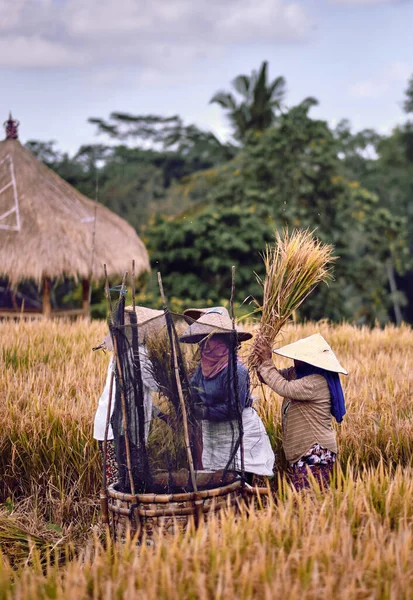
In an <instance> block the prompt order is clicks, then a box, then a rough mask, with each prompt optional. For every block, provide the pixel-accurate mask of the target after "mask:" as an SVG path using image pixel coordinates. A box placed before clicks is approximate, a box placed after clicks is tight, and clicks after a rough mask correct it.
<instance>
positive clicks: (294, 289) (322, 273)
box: [248, 229, 336, 369]
mask: <svg viewBox="0 0 413 600" xmlns="http://www.w3.org/2000/svg"><path fill="white" fill-rule="evenodd" d="M275 236H276V242H275V244H274V245H273V246H267V248H266V252H265V254H264V257H263V259H264V264H265V272H266V274H265V279H264V281H263V280H262V279H261V278H260V277H258V276H257V279H258V282H259V283H260V285H261V286H262V288H263V303H262V306H259V305H258V308H257V311H260V312H261V313H262V314H261V322H260V327H259V330H258V332H257V335H256V340H259V339H262V338H263V339H264V340H266V342H267V343H268V344H269V345H270V346H273V345H274V343H275V340H276V338H277V336H278V334H279V332H280V330H281V328H282V327H283V326H284V325H285V324H286V322H287V321H288V320H289V319H290V318H291V316H292V314H293V313H294V311H296V310H297V309H298V307H299V306H300V305H301V304H302V303H303V302H304V300H305V299H306V298H307V297H308V296H309V294H311V292H312V291H313V290H314V289H315V287H316V286H317V285H318V284H319V283H321V282H325V283H327V282H328V280H329V279H332V272H331V271H332V266H331V263H332V262H333V261H334V260H336V258H335V257H333V256H332V254H333V250H334V248H333V246H330V245H329V244H322V243H321V242H320V241H319V240H317V239H316V238H314V236H313V232H311V231H308V230H299V229H295V230H293V232H292V233H291V234H290V233H289V232H288V230H287V229H286V230H284V232H283V234H282V235H280V234H279V233H278V232H276V233H275ZM257 304H258V303H257ZM248 363H249V366H250V368H252V369H256V368H258V366H259V359H258V357H257V355H256V352H255V345H253V347H252V350H251V353H250V356H249V359H248Z"/></svg>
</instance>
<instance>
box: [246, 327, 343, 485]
mask: <svg viewBox="0 0 413 600" xmlns="http://www.w3.org/2000/svg"><path fill="white" fill-rule="evenodd" d="M255 344H256V346H255V348H256V354H257V355H258V356H259V357H260V359H261V361H262V363H261V365H260V367H259V369H258V374H259V376H260V377H261V379H262V381H263V382H264V383H266V384H267V385H268V386H269V387H270V388H271V389H272V390H274V391H275V392H276V393H277V394H279V395H280V396H282V397H283V398H284V401H283V404H282V426H283V448H284V452H285V456H286V459H287V461H288V463H289V469H288V475H289V477H290V480H291V482H292V484H293V485H294V487H295V488H296V489H303V488H307V487H310V480H309V473H310V472H311V473H312V474H313V476H314V477H315V479H316V480H317V481H318V483H319V484H320V485H321V486H323V487H328V485H329V483H330V477H331V473H332V470H333V466H334V462H335V460H336V455H337V440H336V434H335V431H334V429H333V427H332V418H331V417H332V416H334V418H335V419H336V421H337V422H338V423H341V421H342V420H343V417H344V415H345V412H346V409H345V404H344V395H343V390H342V387H341V383H340V378H339V373H343V374H344V375H347V371H346V370H345V369H344V368H343V367H342V366H341V365H340V363H339V361H338V359H337V357H336V355H335V354H334V352H333V350H332V349H331V348H330V346H329V345H328V343H327V342H326V340H325V339H324V338H323V337H322V336H321V335H320V334H318V333H317V334H315V335H311V336H310V337H307V338H304V339H301V340H298V341H297V342H294V343H293V344H289V345H288V346H284V347H283V348H279V349H277V350H274V353H275V354H278V355H280V356H285V357H287V358H291V359H293V360H294V367H291V368H289V369H282V370H278V369H276V367H275V365H274V364H273V362H272V352H271V348H270V347H269V346H268V344H267V343H266V342H265V340H263V339H259V340H257V341H256V343H255Z"/></svg>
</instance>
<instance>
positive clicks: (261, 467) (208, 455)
mask: <svg viewBox="0 0 413 600" xmlns="http://www.w3.org/2000/svg"><path fill="white" fill-rule="evenodd" d="M242 424H243V427H244V470H245V472H246V473H255V474H256V475H266V476H269V477H271V476H272V475H273V474H274V473H273V467H274V459H275V456H274V452H273V451H272V448H271V443H270V440H269V437H268V435H267V432H266V431H265V427H264V424H263V422H262V421H261V419H260V417H259V416H258V414H257V412H256V411H255V410H254V409H253V408H244V410H243V411H242ZM237 438H238V422H237V421H206V420H205V421H202V443H203V449H202V464H203V467H204V469H205V470H206V471H220V470H222V469H225V467H226V466H227V463H228V460H229V457H230V456H231V452H232V449H233V448H234V445H235V443H236V440H237ZM235 470H237V471H240V470H241V452H240V450H239V451H238V452H237V455H236V457H235Z"/></svg>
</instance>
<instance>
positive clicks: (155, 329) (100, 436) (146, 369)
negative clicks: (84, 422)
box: [93, 306, 165, 484]
mask: <svg viewBox="0 0 413 600" xmlns="http://www.w3.org/2000/svg"><path fill="white" fill-rule="evenodd" d="M132 310H133V309H132V306H127V307H126V308H125V325H126V327H125V335H126V336H127V337H128V333H129V329H130V327H128V325H129V324H130V318H129V316H130V313H131V312H132ZM135 313H136V320H137V324H138V336H139V337H138V343H139V359H140V364H141V374H142V383H143V404H144V413H145V438H146V439H147V438H148V435H149V428H150V424H151V420H152V417H163V416H164V415H163V413H161V411H160V410H159V409H158V408H157V407H156V406H154V405H153V404H152V392H154V391H157V390H158V388H157V385H156V383H155V381H154V379H153V377H152V374H151V370H150V363H149V359H148V356H147V351H146V348H145V342H146V340H147V339H148V338H149V337H151V336H153V335H156V334H157V333H159V331H160V330H161V329H162V328H163V327H164V326H165V317H164V312H163V311H162V310H154V309H152V308H146V307H144V306H137V307H136V308H135ZM98 348H99V349H100V348H101V349H103V350H107V351H109V352H111V351H113V345H112V338H111V335H110V334H108V335H107V336H106V337H105V338H104V339H103V340H102V342H101V344H100V345H99V346H98ZM114 372H115V360H114V356H112V357H111V358H110V361H109V366H108V370H107V377H106V383H105V387H104V388H103V392H102V395H101V396H100V398H99V403H98V407H97V410H96V414H95V420H94V426H93V437H94V438H95V440H98V444H99V449H100V451H101V453H102V458H103V441H104V439H105V428H106V419H107V411H108V404H109V391H110V382H111V379H112V373H114ZM115 398H116V378H115V377H114V378H113V384H112V403H111V416H112V414H113V411H114V407H115ZM113 438H114V435H113V430H112V426H111V424H109V429H108V437H107V439H108V444H107V455H106V477H107V482H108V484H111V483H114V482H115V481H116V480H117V479H118V464H117V461H116V452H115V444H114V441H113Z"/></svg>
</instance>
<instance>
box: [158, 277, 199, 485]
mask: <svg viewBox="0 0 413 600" xmlns="http://www.w3.org/2000/svg"><path fill="white" fill-rule="evenodd" d="M158 283H159V290H160V292H161V298H162V303H163V307H164V311H165V313H166V312H167V310H168V307H167V305H166V298H165V293H164V290H163V284H162V277H161V274H160V273H159V272H158ZM165 316H166V315H165ZM166 322H167V324H168V319H166ZM170 338H171V346H172V360H173V367H174V372H175V379H176V387H177V390H178V396H179V402H180V405H181V411H182V421H183V425H184V440H185V446H186V453H187V457H188V466H189V472H190V474H191V481H192V487H193V490H194V492H195V493H197V492H198V487H197V483H196V475H195V469H194V461H193V459H192V452H191V446H190V443H189V431H188V416H187V413H186V406H185V401H184V395H183V392H182V385H181V378H180V376H179V367H178V360H177V356H176V347H175V337H174V333H173V332H171V335H170Z"/></svg>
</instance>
